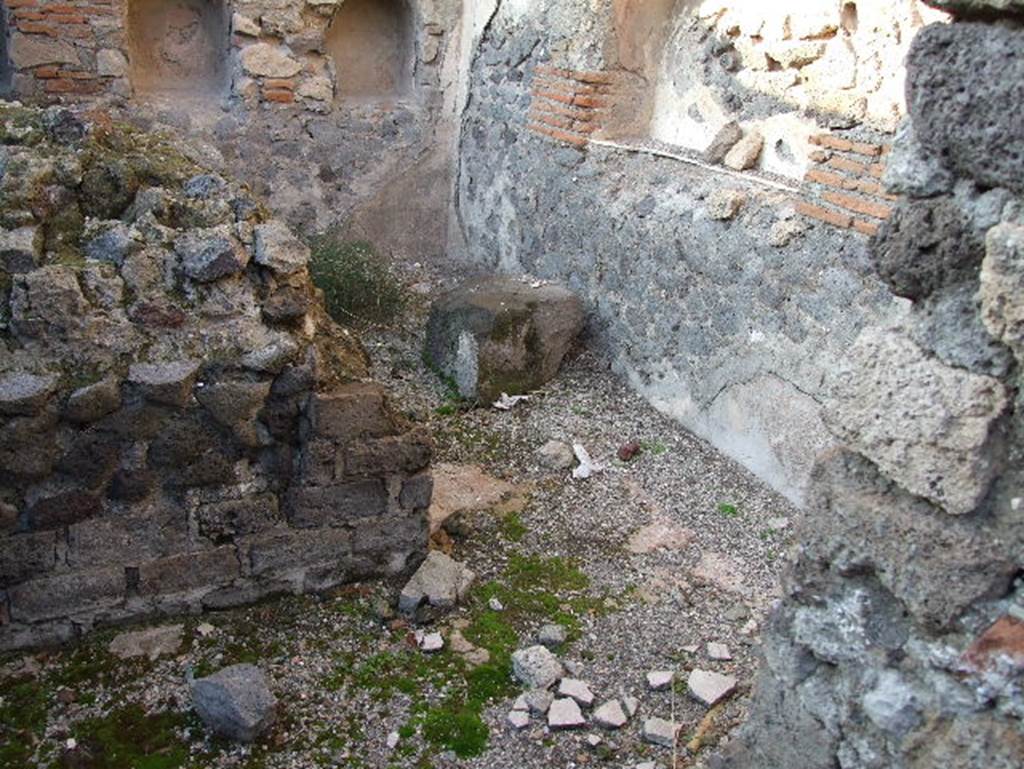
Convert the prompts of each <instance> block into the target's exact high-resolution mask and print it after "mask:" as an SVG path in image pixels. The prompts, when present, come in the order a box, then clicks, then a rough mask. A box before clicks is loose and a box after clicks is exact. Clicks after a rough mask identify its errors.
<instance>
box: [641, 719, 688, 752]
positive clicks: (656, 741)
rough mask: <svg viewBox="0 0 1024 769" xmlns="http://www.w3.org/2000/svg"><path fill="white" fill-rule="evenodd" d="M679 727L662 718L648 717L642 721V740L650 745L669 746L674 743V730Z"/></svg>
mask: <svg viewBox="0 0 1024 769" xmlns="http://www.w3.org/2000/svg"><path fill="white" fill-rule="evenodd" d="M678 728H679V727H678V726H676V724H674V723H672V722H671V721H666V720H665V719H664V718H648V719H647V720H645V721H644V728H643V740H644V742H649V743H651V744H652V745H661V746H662V747H666V748H671V747H672V746H673V745H675V740H676V730H677V729H678Z"/></svg>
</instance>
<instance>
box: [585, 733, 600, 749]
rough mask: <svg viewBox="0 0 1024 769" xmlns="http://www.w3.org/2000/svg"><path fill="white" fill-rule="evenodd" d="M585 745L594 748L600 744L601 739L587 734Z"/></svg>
mask: <svg viewBox="0 0 1024 769" xmlns="http://www.w3.org/2000/svg"><path fill="white" fill-rule="evenodd" d="M587 744H588V745H589V746H590V747H592V748H596V747H597V746H598V745H600V744H601V738H600V737H599V736H598V735H596V734H588V735H587Z"/></svg>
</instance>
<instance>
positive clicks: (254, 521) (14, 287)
mask: <svg viewBox="0 0 1024 769" xmlns="http://www.w3.org/2000/svg"><path fill="white" fill-rule="evenodd" d="M82 120H83V119H81V118H79V117H76V116H75V115H73V114H72V113H71V112H69V111H67V110H63V109H52V110H35V109H29V108H24V107H17V106H10V105H8V106H0V126H8V127H14V126H18V127H19V130H18V131H13V132H10V133H5V136H4V147H5V149H4V152H5V153H9V154H10V156H11V157H15V158H17V163H19V164H21V165H19V166H18V167H19V168H22V167H34V166H33V164H35V163H44V161H45V164H48V165H47V166H46V167H47V170H46V171H45V174H44V176H43V178H45V179H46V181H45V185H44V186H45V187H46V189H47V190H48V191H47V193H46V196H47V199H50V198H52V199H53V201H55V203H54V205H52V206H51V205H49V204H47V205H42V204H41V203H39V201H38V200H37V199H36V198H35V197H31V198H30V199H26V198H25V197H24V196H23V194H22V192H21V190H22V189H23V187H24V185H25V184H26V183H28V184H35V183H36V181H33V178H34V177H32V176H31V174H29V178H27V179H26V178H25V174H24V173H21V172H20V171H19V173H18V174H15V176H16V177H17V178H18V179H19V182H18V185H17V189H18V190H19V191H18V192H17V193H15V192H12V190H11V188H9V187H6V186H3V182H5V181H6V180H7V179H10V178H12V177H11V176H10V171H9V170H8V172H7V173H8V175H7V176H4V178H3V180H2V181H0V187H2V189H0V193H2V195H0V196H2V197H3V206H0V218H3V219H4V222H8V221H11V220H16V221H18V222H19V223H20V224H21V225H22V226H24V227H28V228H34V229H35V230H37V231H38V232H39V233H44V236H43V237H41V238H40V250H39V256H38V262H36V261H34V259H20V258H19V259H18V260H11V259H6V260H3V261H0V506H2V511H3V521H4V526H3V529H2V530H0V583H2V584H3V586H4V590H3V594H2V596H0V649H7V648H10V647H21V646H25V645H31V644H33V643H37V642H45V641H50V640H52V639H54V638H59V639H61V640H71V639H73V638H76V637H78V636H80V635H81V634H82V633H85V632H87V631H89V630H90V629H91V628H93V627H94V626H96V625H97V624H110V623H113V622H125V621H129V620H132V619H136V618H139V617H140V616H146V617H152V616H159V615H162V614H180V613H183V612H197V611H200V610H201V609H203V608H224V607H227V606H233V605H238V604H241V603H246V602H250V601H255V600H258V599H260V598H262V597H264V596H265V595H268V594H271V593H280V592H294V593H298V592H302V591H319V590H325V589H328V588H331V587H334V586H336V585H339V584H342V583H345V582H351V581H354V580H361V579H367V578H371V577H374V576H391V575H397V574H399V573H407V572H408V570H410V569H411V567H412V566H413V565H414V564H415V563H416V562H417V561H418V560H419V559H420V558H422V557H423V555H424V554H425V552H426V548H427V537H428V533H427V508H428V507H429V505H430V497H431V489H432V485H431V477H430V472H429V470H428V469H427V467H428V464H429V462H430V458H431V453H432V446H431V443H430V440H429V437H428V436H427V435H426V434H425V433H424V431H423V430H422V429H414V428H413V426H412V425H411V424H410V423H408V422H407V421H406V420H405V419H404V418H402V417H400V416H399V415H397V414H396V413H395V412H394V411H393V410H392V408H391V405H390V403H389V402H388V399H387V397H386V393H385V392H384V391H383V389H382V388H381V387H380V386H379V385H375V384H373V383H372V382H369V381H367V373H368V372H367V359H366V356H365V353H364V352H363V350H362V349H361V347H360V346H359V344H358V341H356V338H355V336H354V335H352V334H351V333H349V332H346V331H342V330H341V329H339V328H338V327H336V326H335V325H334V324H333V323H332V321H330V320H329V318H328V317H327V315H326V313H325V312H324V310H323V308H322V307H321V305H320V304H319V303H318V302H317V301H316V293H315V291H314V288H313V286H312V285H311V284H310V282H309V276H308V274H307V273H306V271H305V270H303V269H301V265H299V260H291V259H290V256H282V253H281V251H280V249H279V250H277V251H275V254H276V256H275V257H274V258H273V259H269V258H268V260H265V261H268V264H269V267H267V268H265V267H264V265H261V264H259V263H256V264H255V265H250V264H249V261H250V258H252V259H253V261H255V253H254V252H255V248H256V247H255V243H254V242H253V240H254V238H253V237H252V232H253V229H254V228H256V227H265V228H268V229H267V230H265V231H269V232H272V233H276V234H277V235H278V236H279V237H278V239H277V240H276V241H275V243H276V246H278V247H280V248H285V247H286V246H287V247H289V248H291V247H294V245H295V242H294V241H293V240H292V238H293V236H291V235H289V234H287V233H288V230H287V228H286V227H285V226H284V225H283V224H281V223H279V222H276V223H275V220H274V219H271V218H269V216H268V214H267V213H266V211H265V209H264V208H263V207H262V206H260V205H258V204H257V202H256V201H254V200H253V199H252V198H251V197H250V193H249V192H248V191H247V190H246V189H245V188H243V187H242V186H241V185H239V184H238V183H236V182H234V181H232V180H230V179H229V177H227V176H225V175H223V174H222V173H220V172H219V171H218V170H215V169H211V168H209V167H207V166H204V165H201V164H199V163H197V162H195V161H193V160H191V159H189V157H186V155H185V154H184V150H183V149H182V148H181V147H180V146H179V145H176V144H174V143H172V142H171V141H169V140H167V139H165V138H162V137H159V136H157V135H154V134H149V133H146V132H145V131H139V130H134V129H133V130H132V131H131V132H125V131H123V129H122V128H121V127H120V126H119V125H118V124H116V123H110V124H108V123H106V122H104V127H103V128H102V129H97V128H96V126H94V125H87V124H86V123H83V122H82ZM4 130H5V131H6V130H7V129H6V128H5V129H4ZM111 146H114V147H116V148H117V150H116V151H112V150H111V149H110V147H111ZM3 157H4V158H7V157H8V155H7V154H5V155H3ZM55 169H62V170H61V171H60V172H58V171H57V170H55ZM40 173H42V172H40ZM143 179H145V181H146V184H145V186H143V185H142V181H141V180H143ZM39 183H40V184H43V182H41V181H40V182H39ZM69 212H72V213H73V214H74V215H72V213H69ZM85 212H88V216H89V218H88V220H87V221H85V222H84V223H83V222H82V221H80V219H82V218H84V217H82V216H81V214H83V213H85ZM69 216H70V217H71V221H70V222H69V221H68V219H67V217H69ZM76 216H77V217H78V218H76ZM122 217H123V218H122ZM4 222H0V224H3V223H4ZM76 222H77V223H76ZM5 226H6V225H5ZM33 243H35V240H33ZM211 243H213V244H214V245H213V246H210V244H211ZM264 245H266V243H264ZM193 246H194V248H193ZM222 246H223V249H222V248H221V247H222ZM210 254H213V257H212V258H210V259H207V258H206V257H207V256H208V255H210ZM223 254H227V258H226V259H221V258H220V256H221V255H223ZM15 262H16V263H15ZM302 263H303V264H304V261H303V262H302ZM71 265H74V266H71ZM292 267H295V269H292ZM285 272H287V273H288V274H287V275H285V274H284V273H285ZM283 288H288V289H291V290H292V291H293V292H294V293H295V294H296V295H297V296H298V297H299V298H301V299H304V300H305V301H304V302H302V301H299V302H293V304H294V305H296V306H297V307H298V306H301V311H300V310H299V309H297V308H296V309H293V311H292V313H291V314H290V316H289V318H288V320H287V322H279V321H280V316H279V317H278V318H277V319H274V320H271V319H269V318H267V314H266V313H264V312H262V309H263V307H264V306H265V304H266V302H267V301H268V300H269V299H270V297H271V296H273V295H274V294H275V293H276V292H279V291H280V290H282V289H283ZM58 542H59V543H60V545H59V547H58V545H57V543H58Z"/></svg>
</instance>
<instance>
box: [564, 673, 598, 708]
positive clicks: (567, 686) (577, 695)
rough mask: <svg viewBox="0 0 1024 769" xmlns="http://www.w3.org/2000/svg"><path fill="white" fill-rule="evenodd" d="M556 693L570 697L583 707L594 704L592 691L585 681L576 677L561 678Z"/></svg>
mask: <svg viewBox="0 0 1024 769" xmlns="http://www.w3.org/2000/svg"><path fill="white" fill-rule="evenodd" d="M558 693H559V695H561V696H562V697H572V698H573V699H574V700H576V702H578V703H579V704H580V705H582V706H583V707H585V708H589V707H590V706H591V705H593V704H594V693H593V692H592V691H590V687H589V686H588V685H587V683H586V682H585V681H580V680H579V679H577V678H563V679H562V681H561V683H560V684H559V685H558Z"/></svg>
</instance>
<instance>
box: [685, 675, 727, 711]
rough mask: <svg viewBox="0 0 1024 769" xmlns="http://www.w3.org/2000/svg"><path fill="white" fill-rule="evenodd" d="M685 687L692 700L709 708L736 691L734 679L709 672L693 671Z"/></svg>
mask: <svg viewBox="0 0 1024 769" xmlns="http://www.w3.org/2000/svg"><path fill="white" fill-rule="evenodd" d="M686 685H687V689H688V691H689V692H690V695H691V696H692V697H693V698H694V699H696V700H697V701H698V702H702V703H703V704H705V705H707V706H708V707H709V708H710V707H712V706H714V705H716V704H717V703H719V702H721V701H722V700H724V699H725V698H726V697H728V696H729V695H730V694H732V693H733V692H734V691H735V690H736V679H735V678H733V677H732V676H726V675H722V674H721V673H715V672H714V671H711V670H694V671H693V672H691V673H690V677H689V679H688V680H687V682H686Z"/></svg>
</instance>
